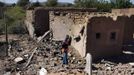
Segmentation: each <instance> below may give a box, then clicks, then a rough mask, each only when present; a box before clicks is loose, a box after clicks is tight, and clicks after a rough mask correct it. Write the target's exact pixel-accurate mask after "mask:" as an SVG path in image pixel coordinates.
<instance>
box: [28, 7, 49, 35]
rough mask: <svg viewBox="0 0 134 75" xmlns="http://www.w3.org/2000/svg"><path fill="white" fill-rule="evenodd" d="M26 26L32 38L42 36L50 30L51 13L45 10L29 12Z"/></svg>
mask: <svg viewBox="0 0 134 75" xmlns="http://www.w3.org/2000/svg"><path fill="white" fill-rule="evenodd" d="M25 24H26V26H27V29H28V32H29V35H30V36H31V37H32V38H34V37H39V36H42V35H43V34H44V33H45V32H46V31H48V30H49V11H48V10H46V9H44V8H35V9H32V10H27V11H26V20H25Z"/></svg>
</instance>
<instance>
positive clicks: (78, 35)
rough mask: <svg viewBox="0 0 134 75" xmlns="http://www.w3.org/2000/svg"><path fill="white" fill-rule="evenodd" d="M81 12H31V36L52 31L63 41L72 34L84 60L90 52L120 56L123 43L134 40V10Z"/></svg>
mask: <svg viewBox="0 0 134 75" xmlns="http://www.w3.org/2000/svg"><path fill="white" fill-rule="evenodd" d="M80 10H81V9H79V10H76V9H75V11H74V10H70V9H64V10H63V9H47V10H46V9H43V8H39V9H37V10H36V11H35V10H34V11H29V12H28V14H27V20H28V21H29V20H30V21H29V22H27V25H28V26H27V27H28V29H29V33H30V34H31V36H34V34H36V36H41V35H42V34H44V33H45V32H46V31H47V30H49V29H50V30H52V33H53V40H56V41H63V40H64V39H65V37H66V35H70V36H71V37H72V43H71V45H72V46H73V47H74V48H75V49H76V50H78V52H79V53H80V55H81V56H82V57H84V56H85V54H86V53H87V52H90V53H92V54H93V55H94V56H108V55H119V54H120V53H121V52H122V49H121V48H122V44H123V43H124V42H126V41H132V40H133V39H134V29H133V28H134V16H133V12H132V11H133V10H132V9H131V10H129V11H128V10H113V11H112V13H107V12H88V11H87V12H86V10H84V11H80ZM48 11H49V12H48ZM121 11H125V12H124V13H122V12H121ZM30 13H32V14H30ZM127 13H129V14H127ZM49 24H50V25H49Z"/></svg>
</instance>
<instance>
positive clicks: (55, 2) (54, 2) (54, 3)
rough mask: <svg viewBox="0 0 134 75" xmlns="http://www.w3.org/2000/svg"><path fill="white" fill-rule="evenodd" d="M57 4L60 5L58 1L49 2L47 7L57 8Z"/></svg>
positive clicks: (51, 0) (50, 0)
mask: <svg viewBox="0 0 134 75" xmlns="http://www.w3.org/2000/svg"><path fill="white" fill-rule="evenodd" d="M57 4H58V1H57V0H47V2H46V6H48V7H54V6H57Z"/></svg>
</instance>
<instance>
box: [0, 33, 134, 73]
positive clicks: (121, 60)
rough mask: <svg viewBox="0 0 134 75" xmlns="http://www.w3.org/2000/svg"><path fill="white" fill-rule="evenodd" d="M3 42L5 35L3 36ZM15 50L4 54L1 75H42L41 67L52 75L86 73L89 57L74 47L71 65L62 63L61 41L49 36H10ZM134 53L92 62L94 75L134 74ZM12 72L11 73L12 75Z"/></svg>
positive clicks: (71, 49)
mask: <svg viewBox="0 0 134 75" xmlns="http://www.w3.org/2000/svg"><path fill="white" fill-rule="evenodd" d="M0 38H1V41H3V40H4V36H0ZM9 38H10V44H11V49H10V50H9V56H8V57H0V75H38V71H39V70H40V69H39V67H40V66H42V67H44V68H45V69H46V70H47V71H48V75H85V72H84V68H85V59H83V58H81V57H80V56H79V54H78V52H77V51H75V50H74V49H73V48H72V47H70V52H69V65H68V66H63V65H62V54H61V52H60V48H61V42H55V41H52V40H51V39H48V38H45V39H44V40H43V42H41V43H39V44H37V43H36V41H34V40H33V39H31V38H30V37H28V35H23V36H22V35H10V36H9ZM35 47H37V51H36V52H35V53H34V55H33V57H32V59H31V61H30V63H29V65H28V66H27V67H25V66H26V64H27V62H28V59H29V58H30V56H31V54H32V52H33V50H34V48H35ZM17 57H21V58H23V61H21V62H15V61H14V60H15V59H16V58H17ZM133 57H134V55H133V54H131V55H121V56H119V57H111V58H107V59H101V60H99V61H96V62H95V63H93V64H92V65H93V66H92V69H93V70H92V74H93V75H134V65H133V64H130V62H132V63H133V61H134V58H133ZM8 73H11V74H8Z"/></svg>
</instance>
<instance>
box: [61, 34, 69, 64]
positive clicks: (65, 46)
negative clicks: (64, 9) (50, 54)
mask: <svg viewBox="0 0 134 75" xmlns="http://www.w3.org/2000/svg"><path fill="white" fill-rule="evenodd" d="M70 44H71V37H70V36H69V35H67V36H66V39H65V41H64V42H63V44H62V53H63V64H65V65H67V64H68V46H69V45H70Z"/></svg>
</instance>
